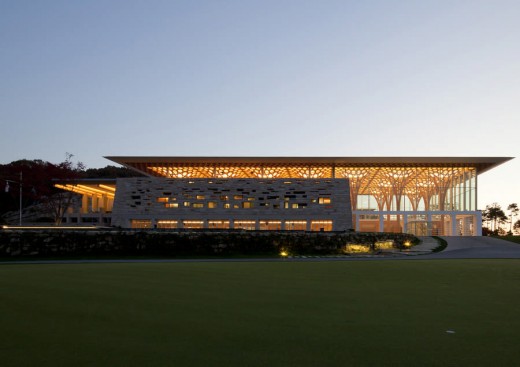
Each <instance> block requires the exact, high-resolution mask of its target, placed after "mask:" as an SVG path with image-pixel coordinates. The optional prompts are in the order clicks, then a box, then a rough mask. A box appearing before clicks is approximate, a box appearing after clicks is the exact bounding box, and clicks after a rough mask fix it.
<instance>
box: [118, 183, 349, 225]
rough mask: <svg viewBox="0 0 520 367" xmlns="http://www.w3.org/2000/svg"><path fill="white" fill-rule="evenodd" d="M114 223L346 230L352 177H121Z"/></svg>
mask: <svg viewBox="0 0 520 367" xmlns="http://www.w3.org/2000/svg"><path fill="white" fill-rule="evenodd" d="M112 224H113V225H115V226H120V227H123V228H131V227H134V228H154V227H157V228H221V229H227V228H229V229H237V228H239V229H250V230H264V229H265V230H307V231H311V230H312V231H320V230H321V231H329V230H334V231H345V230H350V229H352V208H351V203H350V188H349V180H348V179H184V178H180V179H165V178H154V177H143V178H121V179H118V180H117V192H116V195H115V200H114V208H113V212H112Z"/></svg>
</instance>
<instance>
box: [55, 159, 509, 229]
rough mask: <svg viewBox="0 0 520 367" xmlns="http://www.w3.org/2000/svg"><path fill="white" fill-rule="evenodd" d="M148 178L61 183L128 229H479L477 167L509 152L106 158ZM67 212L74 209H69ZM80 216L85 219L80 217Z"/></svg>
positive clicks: (87, 210) (91, 209) (86, 207)
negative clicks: (482, 154)
mask: <svg viewBox="0 0 520 367" xmlns="http://www.w3.org/2000/svg"><path fill="white" fill-rule="evenodd" d="M106 158H108V159H110V160H112V161H114V162H116V163H119V164H121V165H123V166H126V167H129V168H132V169H134V170H136V171H138V172H140V173H143V174H145V175H146V177H139V178H122V179H117V182H116V181H115V180H112V181H111V182H107V181H105V182H95V181H92V182H87V181H82V182H78V183H76V184H75V185H71V184H68V185H67V184H61V185H58V187H61V188H63V189H66V190H71V191H75V192H77V193H80V194H82V195H83V200H82V208H81V211H80V212H81V214H82V217H84V218H88V215H91V214H92V213H102V214H101V216H102V217H110V218H111V223H112V225H116V226H121V227H124V228H127V227H133V228H154V227H156V228H179V229H180V228H218V229H245V230H307V231H331V230H334V231H344V230H350V229H353V230H356V231H362V232H406V233H413V234H416V235H445V236H458V235H465V236H468V235H481V233H482V219H481V213H480V211H479V210H477V187H478V185H477V181H478V180H477V179H478V176H479V175H480V174H482V173H484V172H486V171H488V170H490V169H491V168H493V167H496V166H498V165H500V164H502V163H504V162H506V161H508V160H510V159H511V158H507V157H469V158H468V157H106ZM67 217H68V220H69V221H72V220H73V218H74V217H77V212H76V213H74V212H73V213H68V215H67ZM77 220H79V221H82V220H81V218H80V219H77Z"/></svg>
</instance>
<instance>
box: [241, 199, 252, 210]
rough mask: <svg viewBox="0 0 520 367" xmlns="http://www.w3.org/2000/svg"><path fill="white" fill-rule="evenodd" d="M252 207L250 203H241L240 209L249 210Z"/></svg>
mask: <svg viewBox="0 0 520 367" xmlns="http://www.w3.org/2000/svg"><path fill="white" fill-rule="evenodd" d="M252 207H253V203H252V202H250V201H244V202H243V203H242V208H244V209H251V208H252Z"/></svg>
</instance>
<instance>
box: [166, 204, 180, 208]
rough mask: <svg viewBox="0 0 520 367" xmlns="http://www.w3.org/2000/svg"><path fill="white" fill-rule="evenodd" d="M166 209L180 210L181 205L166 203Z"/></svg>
mask: <svg viewBox="0 0 520 367" xmlns="http://www.w3.org/2000/svg"><path fill="white" fill-rule="evenodd" d="M164 207H165V208H178V207H179V203H166V204H164Z"/></svg>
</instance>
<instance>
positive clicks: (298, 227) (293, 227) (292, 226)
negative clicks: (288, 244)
mask: <svg viewBox="0 0 520 367" xmlns="http://www.w3.org/2000/svg"><path fill="white" fill-rule="evenodd" d="M285 229H286V230H288V231H305V230H306V229H307V221H306V220H287V221H285Z"/></svg>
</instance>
